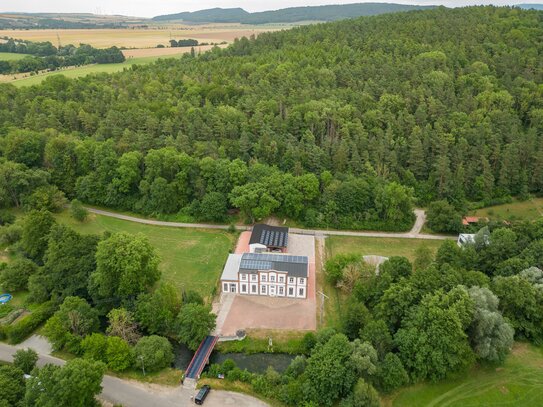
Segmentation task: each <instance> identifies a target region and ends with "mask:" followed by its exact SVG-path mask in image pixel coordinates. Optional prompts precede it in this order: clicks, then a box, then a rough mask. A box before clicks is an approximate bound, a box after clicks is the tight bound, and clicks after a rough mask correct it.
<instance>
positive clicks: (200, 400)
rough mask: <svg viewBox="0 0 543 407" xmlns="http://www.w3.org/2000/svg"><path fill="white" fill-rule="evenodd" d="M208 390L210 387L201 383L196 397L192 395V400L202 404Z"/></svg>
mask: <svg viewBox="0 0 543 407" xmlns="http://www.w3.org/2000/svg"><path fill="white" fill-rule="evenodd" d="M210 390H211V387H209V386H208V385H207V384H205V385H203V386H202V388H201V389H200V391H199V392H198V394H197V395H196V397H194V402H195V403H196V404H204V400H205V399H206V397H207V395H208V394H209V391H210Z"/></svg>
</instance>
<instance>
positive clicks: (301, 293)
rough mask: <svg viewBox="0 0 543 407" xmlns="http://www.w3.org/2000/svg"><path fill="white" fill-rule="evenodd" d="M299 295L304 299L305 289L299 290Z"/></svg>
mask: <svg viewBox="0 0 543 407" xmlns="http://www.w3.org/2000/svg"><path fill="white" fill-rule="evenodd" d="M298 295H299V296H300V297H303V296H304V289H303V288H300V289H299V290H298Z"/></svg>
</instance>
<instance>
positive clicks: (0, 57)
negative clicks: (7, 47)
mask: <svg viewBox="0 0 543 407" xmlns="http://www.w3.org/2000/svg"><path fill="white" fill-rule="evenodd" d="M26 56H28V55H25V54H15V53H13V52H0V61H17V60H18V59H22V58H24V57H26Z"/></svg>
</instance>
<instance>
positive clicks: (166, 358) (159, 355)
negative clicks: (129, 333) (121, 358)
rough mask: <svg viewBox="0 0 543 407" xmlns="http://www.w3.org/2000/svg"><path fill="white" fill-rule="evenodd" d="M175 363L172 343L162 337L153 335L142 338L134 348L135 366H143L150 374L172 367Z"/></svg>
mask: <svg viewBox="0 0 543 407" xmlns="http://www.w3.org/2000/svg"><path fill="white" fill-rule="evenodd" d="M172 362H173V349H172V345H171V343H170V342H169V341H168V340H167V339H166V338H164V337H162V336H157V335H151V336H145V337H143V338H141V339H140V340H139V341H138V343H137V344H136V346H135V347H134V366H135V367H136V368H140V367H142V366H144V367H145V369H146V370H147V371H149V372H154V371H157V370H160V369H162V368H164V367H168V366H170V364H171V363H172Z"/></svg>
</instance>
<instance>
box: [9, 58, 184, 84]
mask: <svg viewBox="0 0 543 407" xmlns="http://www.w3.org/2000/svg"><path fill="white" fill-rule="evenodd" d="M189 51H190V50H189ZM180 56H181V54H178V55H172V56H170V57H169V58H179V57H180ZM158 59H160V57H158V56H154V57H153V56H151V57H142V58H128V59H127V60H126V61H125V62H123V63H120V64H93V65H85V66H79V67H74V68H67V69H63V70H60V71H53V72H46V73H42V74H38V75H32V76H31V75H29V74H25V75H26V76H19V77H17V79H11V78H13V75H6V76H5V79H6V80H4V83H11V84H13V85H14V86H17V87H22V86H32V85H38V84H39V83H41V82H42V81H43V80H44V79H45V78H47V77H49V76H53V75H64V76H66V77H67V78H79V77H82V76H86V75H89V74H93V73H115V72H120V71H122V70H123V69H125V68H130V67H131V66H132V65H136V64H140V65H141V64H150V63H153V62H155V61H157V60H158ZM0 83H1V79H0Z"/></svg>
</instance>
